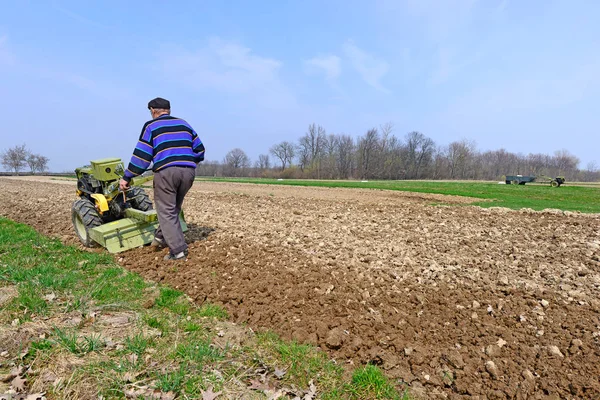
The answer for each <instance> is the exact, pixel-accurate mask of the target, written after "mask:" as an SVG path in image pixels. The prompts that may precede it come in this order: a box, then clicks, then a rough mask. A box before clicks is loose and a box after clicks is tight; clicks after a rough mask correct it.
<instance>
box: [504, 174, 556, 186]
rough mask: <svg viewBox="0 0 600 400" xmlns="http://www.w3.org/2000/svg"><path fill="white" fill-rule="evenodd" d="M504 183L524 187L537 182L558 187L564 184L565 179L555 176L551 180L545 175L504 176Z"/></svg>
mask: <svg viewBox="0 0 600 400" xmlns="http://www.w3.org/2000/svg"><path fill="white" fill-rule="evenodd" d="M505 182H506V184H507V185H524V184H526V183H531V182H539V183H549V184H550V186H552V187H559V186H560V185H562V184H563V183H565V177H564V176H557V177H556V178H551V177H549V176H545V175H540V176H535V175H506V176H505Z"/></svg>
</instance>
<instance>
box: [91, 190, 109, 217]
mask: <svg viewBox="0 0 600 400" xmlns="http://www.w3.org/2000/svg"><path fill="white" fill-rule="evenodd" d="M91 196H92V198H93V199H94V200H95V202H96V208H97V209H98V212H99V213H100V214H103V213H104V212H105V211H108V201H107V200H106V197H104V195H103V194H100V193H94V194H92V195H91Z"/></svg>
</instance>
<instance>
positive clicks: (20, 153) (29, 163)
mask: <svg viewBox="0 0 600 400" xmlns="http://www.w3.org/2000/svg"><path fill="white" fill-rule="evenodd" d="M49 161H50V160H49V159H48V157H46V156H42V155H40V154H35V153H32V152H31V151H29V150H28V149H27V146H26V145H24V144H23V145H20V146H15V147H12V148H9V149H7V150H5V151H3V152H2V153H0V162H1V163H2V166H3V167H4V168H5V169H6V170H8V171H11V172H14V173H15V174H18V173H19V172H20V171H21V170H23V169H25V168H26V167H29V170H30V171H31V173H32V174H35V173H36V172H44V171H47V170H48V162H49Z"/></svg>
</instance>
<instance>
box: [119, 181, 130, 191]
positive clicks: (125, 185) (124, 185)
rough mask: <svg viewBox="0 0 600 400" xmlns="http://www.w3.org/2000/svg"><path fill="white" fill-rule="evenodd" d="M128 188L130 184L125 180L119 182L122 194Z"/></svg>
mask: <svg viewBox="0 0 600 400" xmlns="http://www.w3.org/2000/svg"><path fill="white" fill-rule="evenodd" d="M128 188H129V182H127V181H126V180H125V179H121V180H120V181H119V189H120V190H121V192H124V191H125V190H127V189H128Z"/></svg>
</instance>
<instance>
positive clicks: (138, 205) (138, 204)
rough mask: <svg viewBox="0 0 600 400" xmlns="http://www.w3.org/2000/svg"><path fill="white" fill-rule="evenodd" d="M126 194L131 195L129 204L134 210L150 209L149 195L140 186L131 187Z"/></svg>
mask: <svg viewBox="0 0 600 400" xmlns="http://www.w3.org/2000/svg"><path fill="white" fill-rule="evenodd" d="M127 196H128V197H131V206H132V207H133V208H135V209H136V210H140V211H150V210H152V202H151V201H150V197H148V194H147V193H146V192H145V191H144V189H142V188H140V187H134V188H131V190H130V191H129V193H128V194H127Z"/></svg>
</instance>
